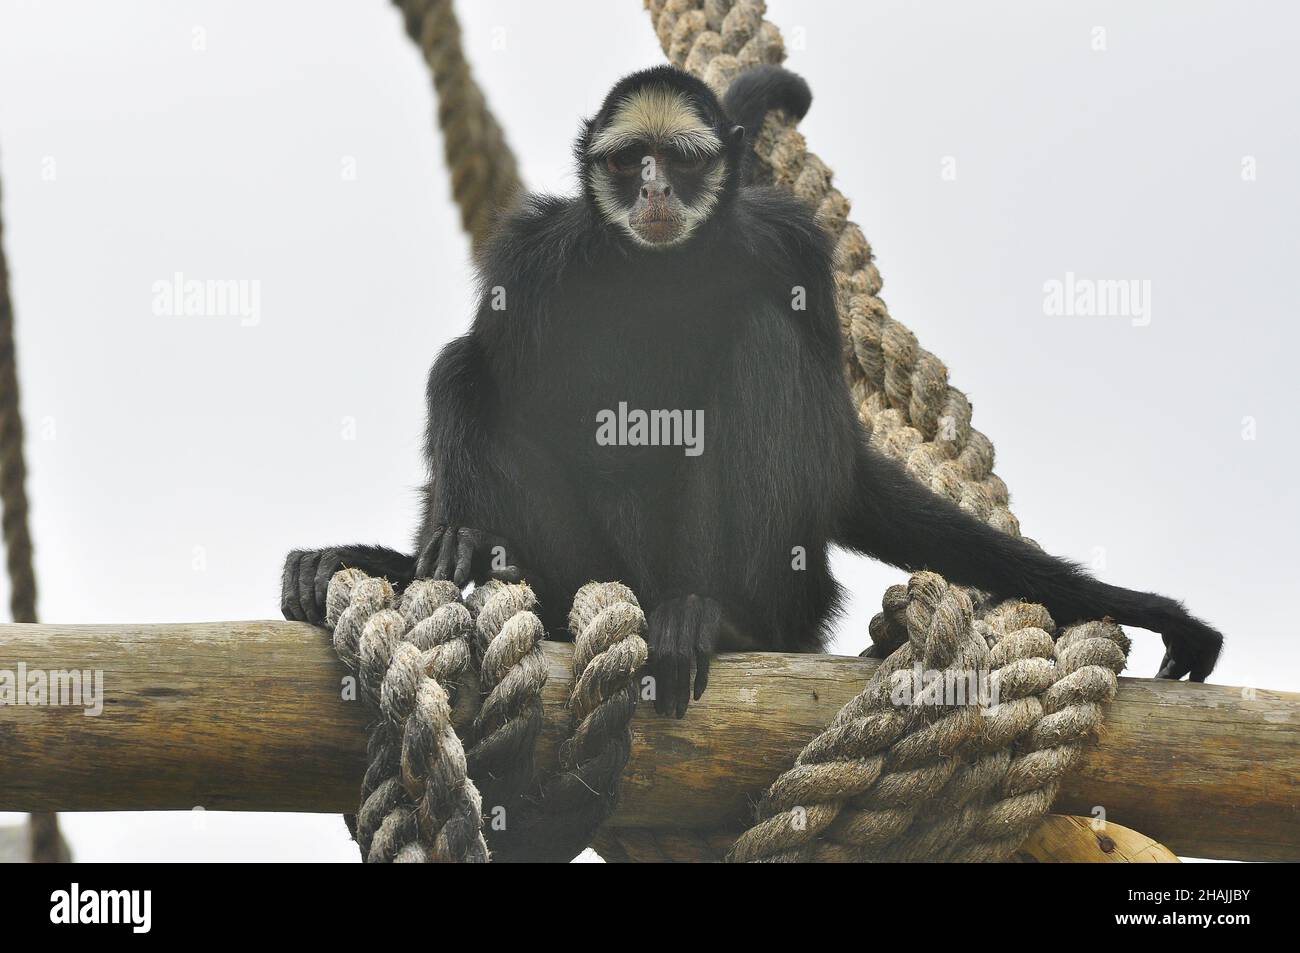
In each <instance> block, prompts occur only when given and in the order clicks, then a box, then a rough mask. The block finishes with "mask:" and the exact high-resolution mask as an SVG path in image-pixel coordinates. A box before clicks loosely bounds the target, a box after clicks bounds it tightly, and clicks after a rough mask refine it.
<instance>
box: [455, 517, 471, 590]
mask: <svg viewBox="0 0 1300 953" xmlns="http://www.w3.org/2000/svg"><path fill="white" fill-rule="evenodd" d="M473 564H474V537H473V535H472V534H471V533H470V531H469V530H464V529H462V530H461V531H460V537H459V538H458V539H457V540H456V574H455V576H454V577H453V579H452V581H453V582H455V583H456V588H458V589H464V588H465V585H466V584H467V583H468V582H469V578H470V571H471V569H472V568H473Z"/></svg>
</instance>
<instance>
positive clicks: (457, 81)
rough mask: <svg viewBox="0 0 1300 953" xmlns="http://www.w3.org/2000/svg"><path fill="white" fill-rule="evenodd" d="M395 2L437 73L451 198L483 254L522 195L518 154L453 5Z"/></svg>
mask: <svg viewBox="0 0 1300 953" xmlns="http://www.w3.org/2000/svg"><path fill="white" fill-rule="evenodd" d="M394 3H395V4H396V6H397V7H398V9H400V10H401V11H402V16H403V19H404V20H405V23H406V32H407V33H408V34H409V35H410V37H411V39H412V40H414V41H415V43H416V45H417V46H419V48H420V52H421V53H423V54H424V59H425V62H426V63H428V64H429V71H430V73H432V74H433V85H434V89H435V90H436V91H437V95H438V125H439V127H441V129H442V144H443V152H444V154H445V155H446V159H447V166H448V168H449V169H450V171H451V191H452V195H453V197H454V198H455V200H456V204H457V205H458V206H459V207H460V216H461V224H462V226H464V228H465V231H467V232H468V233H469V235H470V238H471V240H472V241H473V243H474V247H475V249H479V248H481V247H482V245H483V242H484V241H485V240H486V239H487V237H488V235H489V234H490V233H491V228H492V223H493V221H494V220H495V217H496V213H497V212H498V210H500V209H501V208H503V207H506V206H508V205H509V204H510V203H511V202H512V201H513V199H514V198H515V196H516V195H517V193H518V192H519V189H520V181H519V170H518V167H517V165H516V163H515V156H514V153H513V152H512V151H511V149H510V146H509V144H508V143H507V142H506V138H505V134H504V133H503V132H502V131H501V127H500V125H498V124H497V121H496V119H495V118H494V117H493V115H492V112H491V110H489V109H488V106H487V101H486V99H485V98H484V96H483V92H482V90H481V89H479V86H478V84H477V83H476V82H475V81H474V74H473V73H472V72H471V70H470V67H469V63H468V62H467V61H466V59H465V53H464V50H463V49H462V48H461V32H460V23H459V22H458V21H457V19H456V14H455V11H454V10H453V8H452V0H394Z"/></svg>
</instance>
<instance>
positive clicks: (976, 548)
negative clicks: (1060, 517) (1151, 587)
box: [837, 444, 1223, 681]
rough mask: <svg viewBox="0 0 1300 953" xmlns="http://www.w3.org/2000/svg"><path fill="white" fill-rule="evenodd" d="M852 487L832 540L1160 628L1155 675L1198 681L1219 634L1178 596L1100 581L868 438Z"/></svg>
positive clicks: (996, 589) (1064, 615)
mask: <svg viewBox="0 0 1300 953" xmlns="http://www.w3.org/2000/svg"><path fill="white" fill-rule="evenodd" d="M854 483H855V491H854V494H853V498H852V502H851V504H850V506H849V510H848V513H847V516H846V518H845V520H844V523H843V525H842V526H841V528H840V532H839V534H838V536H837V542H840V543H842V544H843V545H845V546H848V547H850V548H852V549H855V550H857V551H859V552H862V553H865V554H867V555H869V556H874V557H875V558H877V559H880V560H883V561H884V562H887V563H892V564H894V565H896V566H901V567H903V568H905V569H909V570H918V569H930V570H933V571H934V572H937V573H940V574H941V575H943V576H946V577H947V578H948V579H950V580H952V581H953V582H956V583H960V584H962V585H967V586H973V587H975V588H977V589H982V590H984V591H986V592H990V593H992V594H993V595H995V596H997V597H999V598H1023V599H1028V600H1031V601H1033V602H1039V603H1042V604H1043V605H1044V606H1046V607H1047V610H1048V611H1049V612H1051V614H1052V618H1053V619H1054V620H1055V621H1056V622H1057V624H1068V623H1071V622H1076V621H1079V620H1082V619H1099V618H1102V617H1104V616H1109V617H1110V618H1112V619H1114V620H1115V621H1116V622H1119V623H1121V624H1126V625H1136V626H1139V627H1141V628H1144V629H1151V630H1152V631H1155V632H1159V633H1160V634H1161V635H1162V636H1163V637H1164V641H1165V647H1166V652H1165V657H1164V660H1163V662H1162V663H1161V668H1160V671H1159V673H1158V675H1157V677H1159V678H1182V677H1183V676H1184V675H1187V674H1189V673H1190V675H1191V677H1192V679H1193V680H1194V681H1204V680H1205V678H1206V676H1207V675H1209V674H1210V672H1211V671H1212V670H1213V669H1214V664H1215V662H1216V661H1217V660H1218V657H1219V650H1220V648H1221V647H1222V645H1223V636H1222V635H1220V634H1219V633H1218V632H1217V631H1215V630H1214V629H1212V628H1210V627H1209V626H1208V625H1206V624H1205V623H1204V622H1201V621H1200V620H1199V619H1196V618H1194V617H1192V616H1191V615H1189V614H1188V612H1187V610H1186V609H1184V608H1183V606H1182V605H1181V604H1180V603H1178V602H1177V601H1175V600H1173V599H1170V598H1167V597H1165V596H1160V595H1155V594H1154V593H1149V592H1137V591H1134V590H1132V589H1122V588H1120V587H1118V586H1111V585H1108V584H1106V583H1104V582H1100V581H1099V580H1097V579H1094V578H1093V577H1092V576H1090V575H1088V574H1087V573H1086V572H1085V571H1084V570H1083V569H1082V568H1080V567H1079V566H1077V565H1075V564H1073V563H1070V562H1067V561H1066V560H1063V559H1058V558H1056V557H1054V556H1049V555H1048V554H1046V553H1044V552H1042V551H1041V550H1039V549H1036V548H1034V547H1033V546H1031V545H1030V544H1029V543H1026V542H1025V541H1023V540H1020V539H1016V538H1015V537H1012V536H1008V535H1007V534H1005V533H1002V532H999V531H998V530H995V529H993V528H992V527H990V526H988V525H986V524H984V523H983V522H981V521H980V520H978V519H976V518H975V517H974V516H972V515H970V514H969V513H967V512H965V511H964V510H962V509H961V508H960V507H958V506H957V505H956V504H954V503H952V502H950V501H948V500H946V499H944V498H942V497H940V496H938V495H937V494H935V493H932V492H930V490H928V489H927V488H926V487H924V486H922V485H921V484H920V483H918V482H917V481H916V480H914V479H913V478H912V477H911V476H910V475H909V474H908V473H907V471H906V470H905V469H904V468H903V466H902V465H901V464H899V463H897V462H895V461H894V460H891V459H890V458H888V457H886V456H884V455H883V454H881V453H879V452H878V451H876V450H874V449H872V448H871V447H869V446H866V445H865V444H863V445H861V446H860V448H859V450H858V453H857V457H856V461H855V479H854Z"/></svg>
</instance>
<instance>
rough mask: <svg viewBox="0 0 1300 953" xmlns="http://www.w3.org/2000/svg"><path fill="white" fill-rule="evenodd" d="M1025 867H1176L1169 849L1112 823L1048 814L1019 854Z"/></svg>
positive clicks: (1018, 856)
mask: <svg viewBox="0 0 1300 953" xmlns="http://www.w3.org/2000/svg"><path fill="white" fill-rule="evenodd" d="M1015 859H1016V860H1019V861H1021V862H1022V863H1040V864H1041V863H1053V864H1176V863H1178V857H1177V856H1176V855H1175V854H1174V852H1173V851H1171V850H1170V849H1169V848H1168V847H1165V846H1164V845H1163V844H1158V843H1156V842H1155V841H1153V840H1152V839H1151V838H1150V837H1147V836H1146V835H1145V834H1140V833H1138V832H1137V831H1134V830H1129V829H1128V828H1127V827H1122V826H1120V825H1119V824H1113V823H1110V822H1109V821H1107V822H1105V823H1098V822H1096V821H1094V820H1093V819H1092V818H1088V817H1065V816H1062V815H1060V814H1048V815H1047V816H1046V817H1045V818H1043V822H1042V823H1041V824H1039V825H1038V829H1037V830H1035V831H1034V832H1033V833H1032V834H1030V835H1029V839H1028V840H1026V841H1025V842H1024V843H1023V844H1021V845H1020V849H1019V850H1018V851H1016V858H1015Z"/></svg>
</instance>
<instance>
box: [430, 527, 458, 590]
mask: <svg viewBox="0 0 1300 953" xmlns="http://www.w3.org/2000/svg"><path fill="white" fill-rule="evenodd" d="M455 565H456V531H455V530H454V529H450V528H448V530H447V532H445V533H443V534H442V545H441V546H439V547H438V563H437V565H435V566H434V567H433V578H434V579H450V578H451V572H452V569H453V568H455Z"/></svg>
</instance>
